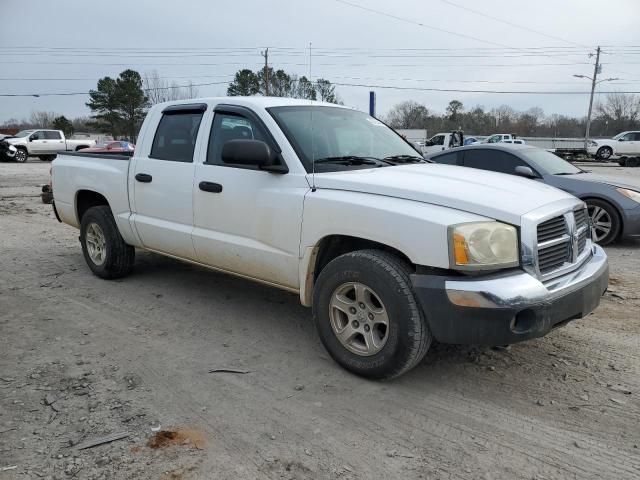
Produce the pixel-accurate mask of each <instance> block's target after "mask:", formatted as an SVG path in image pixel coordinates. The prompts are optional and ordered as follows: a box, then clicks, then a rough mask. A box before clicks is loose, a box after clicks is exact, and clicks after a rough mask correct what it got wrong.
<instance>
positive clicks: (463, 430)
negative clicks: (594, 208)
mask: <svg viewBox="0 0 640 480" xmlns="http://www.w3.org/2000/svg"><path fill="white" fill-rule="evenodd" d="M606 169H607V170H608V171H612V172H617V173H620V174H623V175H627V174H632V175H638V176H640V168H638V169H635V170H634V169H619V168H617V167H606ZM48 170H49V164H45V163H41V162H38V161H30V162H29V163H27V164H13V163H2V164H0V246H1V247H0V248H1V250H0V480H4V479H9V478H11V479H13V478H17V479H26V478H40V477H42V478H48V479H53V478H57V479H63V478H87V479H98V478H100V479H102V478H105V479H106V478H122V479H131V478H136V479H137V478H143V479H158V478H161V479H258V478H269V479H271V478H274V479H275V478H296V479H297V478H329V479H374V478H375V479H377V478H380V479H389V478H403V479H405V478H406V479H413V478H428V479H458V478H463V479H519V478H523V479H583V478H593V479H603V478H610V479H616V480H619V479H631V478H635V479H637V478H640V310H639V307H640V293H639V292H640V278H639V276H638V272H639V271H640V242H637V241H636V242H633V241H627V242H625V243H623V244H621V245H618V246H615V247H612V248H608V249H607V251H608V253H609V255H610V261H611V273H612V280H611V292H609V293H607V295H606V296H605V297H604V299H603V302H602V304H601V306H600V308H599V309H598V310H597V311H596V312H595V314H593V315H591V316H589V317H588V318H585V319H583V320H581V321H577V322H574V323H572V324H570V325H568V326H567V327H565V328H562V329H559V330H556V331H554V332H552V333H551V334H550V335H549V336H547V337H546V338H544V339H539V340H534V341H530V342H527V343H524V344H518V345H513V346H512V347H510V348H509V349H506V350H492V349H478V348H462V347H446V346H437V347H435V348H434V349H432V351H430V353H429V354H428V356H427V358H426V359H425V361H424V363H423V364H422V365H420V366H419V367H418V368H416V369H415V370H413V371H412V372H410V373H409V374H407V375H405V376H404V377H402V378H400V379H398V380H395V381H390V382H370V381H365V380H362V379H360V378H358V377H355V376H353V375H351V374H349V373H347V372H345V371H344V370H342V369H340V368H339V367H338V366H337V365H336V364H335V363H333V362H332V361H331V359H330V358H329V357H328V355H327V354H326V353H325V351H324V350H323V348H322V346H321V344H320V342H319V340H318V338H317V336H316V333H315V331H314V328H313V325H312V322H311V316H310V311H309V310H307V309H305V308H303V307H301V306H300V305H299V302H298V299H297V297H296V296H295V295H291V294H288V293H283V292H280V291H277V290H273V289H270V288H267V287H263V286H260V285H256V284H252V283H249V282H246V281H243V280H239V279H235V278H231V277H228V276H224V275H221V274H217V273H213V272H211V271H208V270H204V269H201V268H197V267H194V266H191V265H187V264H182V263H179V262H177V261H173V260H170V259H166V258H163V257H160V256H157V255H153V254H149V253H143V252H139V254H138V256H137V260H136V269H135V272H134V274H133V275H131V276H130V277H128V278H126V279H124V280H122V281H111V282H108V281H104V280H100V279H98V278H96V277H94V276H93V275H92V274H91V273H90V271H89V269H88V268H87V267H86V265H85V263H84V260H83V258H82V254H81V250H80V246H79V243H78V232H77V231H76V230H74V229H72V228H71V227H68V226H65V225H62V224H59V223H58V222H57V221H56V220H55V218H54V216H53V213H52V211H51V207H50V206H49V205H43V204H42V203H40V198H39V197H38V196H37V194H38V193H39V187H40V185H42V184H43V183H45V182H46V180H47V177H48ZM624 170H628V171H626V172H625V171H624ZM216 368H233V369H240V370H242V371H245V372H248V373H225V372H217V373H209V371H210V370H212V369H216ZM119 433H122V434H125V435H126V437H125V438H122V439H119V440H115V441H113V442H111V443H107V444H103V445H100V446H96V447H93V448H86V449H83V448H81V447H84V446H87V444H86V443H84V442H88V441H91V440H93V439H96V438H100V437H104V436H105V435H109V434H119ZM83 443H84V444H83ZM14 466H15V468H12V467H14Z"/></svg>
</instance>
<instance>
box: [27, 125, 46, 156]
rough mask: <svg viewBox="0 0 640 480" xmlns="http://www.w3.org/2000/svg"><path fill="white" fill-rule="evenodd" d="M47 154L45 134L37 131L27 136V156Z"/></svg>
mask: <svg viewBox="0 0 640 480" xmlns="http://www.w3.org/2000/svg"><path fill="white" fill-rule="evenodd" d="M47 152H48V142H47V139H46V137H45V132H43V131H42V130H38V131H37V132H33V133H32V134H31V135H30V136H29V154H30V155H33V156H36V157H37V156H38V155H44V154H46V153H47Z"/></svg>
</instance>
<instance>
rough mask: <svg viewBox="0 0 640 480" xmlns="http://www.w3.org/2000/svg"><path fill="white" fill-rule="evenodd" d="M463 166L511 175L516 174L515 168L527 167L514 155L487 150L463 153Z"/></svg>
mask: <svg viewBox="0 0 640 480" xmlns="http://www.w3.org/2000/svg"><path fill="white" fill-rule="evenodd" d="M464 166H465V167H471V168H480V169H482V170H491V171H492V172H500V173H508V174H512V175H513V174H515V173H516V167H520V166H522V167H528V165H527V164H526V163H525V162H524V161H522V160H520V159H519V158H518V157H516V156H515V155H512V154H510V153H507V152H502V151H499V150H489V149H487V150H484V149H483V150H467V151H466V152H464Z"/></svg>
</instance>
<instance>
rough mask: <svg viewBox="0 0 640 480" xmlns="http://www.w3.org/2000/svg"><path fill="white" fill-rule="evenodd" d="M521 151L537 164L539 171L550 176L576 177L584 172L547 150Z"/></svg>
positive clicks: (532, 149)
mask: <svg viewBox="0 0 640 480" xmlns="http://www.w3.org/2000/svg"><path fill="white" fill-rule="evenodd" d="M520 151H521V152H522V155H523V156H524V157H526V158H527V159H528V160H530V161H531V162H533V163H535V165H536V166H537V167H538V170H543V171H544V172H546V173H547V174H549V175H575V174H576V173H582V172H583V171H584V170H581V169H579V168H577V167H574V166H573V165H571V164H570V163H569V162H567V161H566V160H563V159H561V158H560V157H558V156H556V155H554V154H553V153H549V152H547V151H546V150H541V149H539V148H531V149H527V150H520Z"/></svg>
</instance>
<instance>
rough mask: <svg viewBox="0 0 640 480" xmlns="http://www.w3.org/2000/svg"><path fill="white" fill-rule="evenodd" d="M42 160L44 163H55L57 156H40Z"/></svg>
mask: <svg viewBox="0 0 640 480" xmlns="http://www.w3.org/2000/svg"><path fill="white" fill-rule="evenodd" d="M39 158H40V160H41V161H43V162H53V161H54V160H55V159H56V156H55V155H40V157H39Z"/></svg>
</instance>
